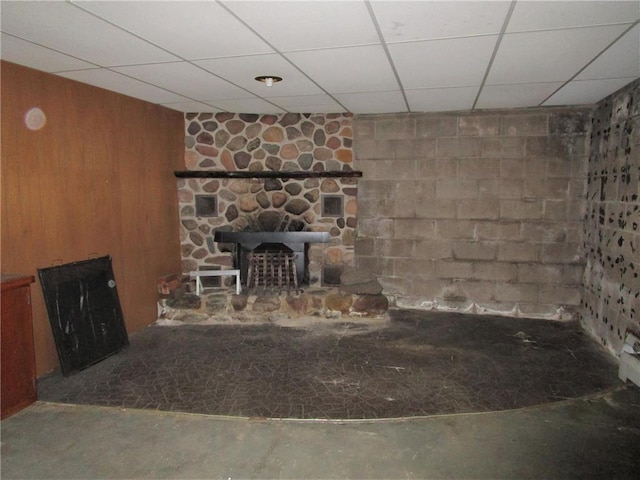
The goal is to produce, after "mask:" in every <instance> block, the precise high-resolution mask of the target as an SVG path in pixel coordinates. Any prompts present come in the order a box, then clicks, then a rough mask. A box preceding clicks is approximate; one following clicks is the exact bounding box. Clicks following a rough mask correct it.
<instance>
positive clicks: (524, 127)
mask: <svg viewBox="0 0 640 480" xmlns="http://www.w3.org/2000/svg"><path fill="white" fill-rule="evenodd" d="M547 133H548V116H547V115H546V114H544V113H531V114H516V115H503V116H502V126H501V130H500V134H501V135H510V136H533V135H547Z"/></svg>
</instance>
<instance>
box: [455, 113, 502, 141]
mask: <svg viewBox="0 0 640 480" xmlns="http://www.w3.org/2000/svg"><path fill="white" fill-rule="evenodd" d="M499 133H500V117H499V116H498V115H470V116H461V117H458V135H460V136H461V137H462V136H474V137H485V136H496V135H498V134H499Z"/></svg>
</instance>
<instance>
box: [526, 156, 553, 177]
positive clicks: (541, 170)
mask: <svg viewBox="0 0 640 480" xmlns="http://www.w3.org/2000/svg"><path fill="white" fill-rule="evenodd" d="M546 165H547V159H546V158H545V157H531V156H529V157H527V158H525V159H524V165H523V167H524V177H525V178H536V177H544V176H545V175H546V174H547V169H546Z"/></svg>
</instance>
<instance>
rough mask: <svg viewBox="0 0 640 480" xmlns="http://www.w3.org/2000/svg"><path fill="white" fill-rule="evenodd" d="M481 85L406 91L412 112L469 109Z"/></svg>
mask: <svg viewBox="0 0 640 480" xmlns="http://www.w3.org/2000/svg"><path fill="white" fill-rule="evenodd" d="M478 88H479V87H454V88H426V89H416V90H407V91H406V92H405V94H406V96H407V101H408V102H409V107H410V108H411V111H412V112H446V111H455V110H469V109H471V107H472V106H473V101H474V100H475V98H476V95H477V94H478Z"/></svg>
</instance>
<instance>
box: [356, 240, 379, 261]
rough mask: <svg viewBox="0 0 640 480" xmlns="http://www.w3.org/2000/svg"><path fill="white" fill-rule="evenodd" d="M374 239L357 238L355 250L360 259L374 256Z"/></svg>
mask: <svg viewBox="0 0 640 480" xmlns="http://www.w3.org/2000/svg"><path fill="white" fill-rule="evenodd" d="M373 245H374V241H373V238H362V237H358V238H356V243H355V249H356V255H357V256H359V257H368V256H372V255H373V251H374V250H373Z"/></svg>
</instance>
